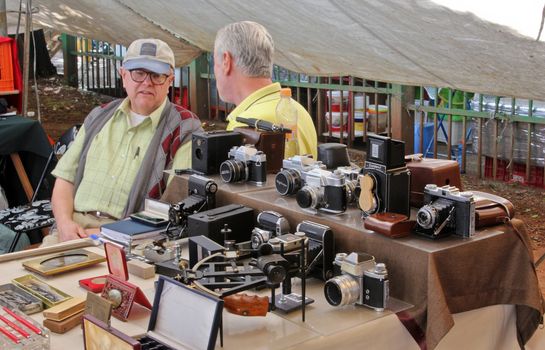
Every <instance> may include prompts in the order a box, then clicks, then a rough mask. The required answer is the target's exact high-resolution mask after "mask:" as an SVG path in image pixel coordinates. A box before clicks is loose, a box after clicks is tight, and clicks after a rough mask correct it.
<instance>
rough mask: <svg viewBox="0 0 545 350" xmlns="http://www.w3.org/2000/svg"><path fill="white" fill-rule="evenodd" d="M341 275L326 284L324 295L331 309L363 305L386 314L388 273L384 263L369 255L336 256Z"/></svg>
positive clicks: (341, 254)
mask: <svg viewBox="0 0 545 350" xmlns="http://www.w3.org/2000/svg"><path fill="white" fill-rule="evenodd" d="M335 264H338V265H339V266H337V267H340V270H341V274H340V275H338V276H335V277H333V278H331V279H330V280H328V281H326V283H325V286H324V294H325V298H326V300H327V302H328V303H329V304H330V305H332V306H344V305H351V304H357V305H364V306H367V307H370V308H372V309H374V310H376V311H383V310H384V309H385V308H386V306H387V305H388V298H389V294H390V291H389V280H388V271H387V270H386V266H385V265H384V264H383V263H379V264H377V263H375V257H374V256H372V255H369V254H366V253H350V254H349V255H346V254H344V253H340V254H337V256H336V257H335Z"/></svg>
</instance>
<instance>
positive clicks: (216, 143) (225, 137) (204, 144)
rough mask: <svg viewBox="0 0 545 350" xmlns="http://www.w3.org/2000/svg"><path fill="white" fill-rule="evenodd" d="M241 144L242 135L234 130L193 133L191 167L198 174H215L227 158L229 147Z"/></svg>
mask: <svg viewBox="0 0 545 350" xmlns="http://www.w3.org/2000/svg"><path fill="white" fill-rule="evenodd" d="M241 144H242V135H241V134H240V133H238V132H234V131H225V130H216V131H208V132H203V133H194V134H193V135H192V140H191V168H192V169H193V170H194V171H196V172H198V173H200V174H205V175H213V174H217V173H218V172H219V169H220V164H221V163H222V162H223V161H224V160H226V159H227V158H229V156H228V152H229V150H230V149H231V147H233V146H240V145H241Z"/></svg>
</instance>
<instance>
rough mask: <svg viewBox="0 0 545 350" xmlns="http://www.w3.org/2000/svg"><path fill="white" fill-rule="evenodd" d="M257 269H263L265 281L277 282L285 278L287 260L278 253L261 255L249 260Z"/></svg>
mask: <svg viewBox="0 0 545 350" xmlns="http://www.w3.org/2000/svg"><path fill="white" fill-rule="evenodd" d="M251 264H252V265H255V266H256V267H257V268H258V269H260V270H261V271H263V274H264V275H265V276H266V277H267V282H269V283H272V284H278V283H281V282H283V281H284V280H285V279H286V276H287V274H288V272H287V270H288V265H289V263H288V261H287V260H286V259H284V257H282V255H280V254H270V255H262V256H260V257H258V258H257V259H255V260H254V261H252V262H251Z"/></svg>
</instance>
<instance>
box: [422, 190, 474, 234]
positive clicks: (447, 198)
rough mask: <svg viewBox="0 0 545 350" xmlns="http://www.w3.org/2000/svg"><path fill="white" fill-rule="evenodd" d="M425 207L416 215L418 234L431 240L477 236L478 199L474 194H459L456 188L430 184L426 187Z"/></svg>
mask: <svg viewBox="0 0 545 350" xmlns="http://www.w3.org/2000/svg"><path fill="white" fill-rule="evenodd" d="M424 203H428V204H426V205H424V206H423V207H422V208H420V209H419V210H418V213H417V214H416V232H417V233H419V234H422V235H424V236H427V237H430V238H439V237H443V236H447V235H450V234H451V233H454V234H457V235H459V236H462V237H471V236H473V235H474V234H475V199H474V197H473V193H472V192H460V191H459V190H458V188H456V187H454V186H448V185H446V186H442V187H438V186H437V185H433V184H428V185H426V187H424Z"/></svg>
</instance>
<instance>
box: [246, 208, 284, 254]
mask: <svg viewBox="0 0 545 350" xmlns="http://www.w3.org/2000/svg"><path fill="white" fill-rule="evenodd" d="M257 225H258V226H259V227H255V228H254V229H253V230H252V235H251V237H250V241H251V246H252V249H258V248H259V247H260V246H261V245H262V244H263V243H267V242H268V241H269V239H271V238H273V237H277V236H281V235H284V234H287V233H289V232H290V224H289V222H288V220H286V218H285V217H284V216H282V214H280V213H277V212H275V211H272V210H267V211H262V212H261V213H259V214H258V215H257Z"/></svg>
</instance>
